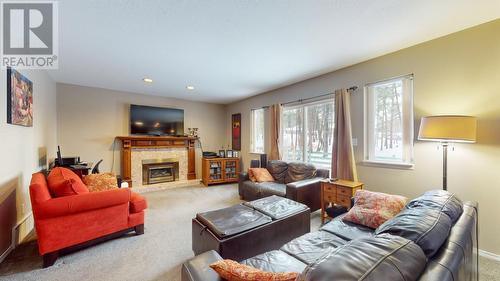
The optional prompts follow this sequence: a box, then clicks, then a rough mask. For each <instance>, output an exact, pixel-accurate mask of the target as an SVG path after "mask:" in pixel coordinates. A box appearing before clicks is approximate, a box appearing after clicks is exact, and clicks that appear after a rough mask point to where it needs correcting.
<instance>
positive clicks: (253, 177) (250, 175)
mask: <svg viewBox="0 0 500 281" xmlns="http://www.w3.org/2000/svg"><path fill="white" fill-rule="evenodd" d="M253 169H255V168H249V169H248V178H249V179H250V180H251V181H253V182H256V181H257V179H256V178H255V176H254V175H253Z"/></svg>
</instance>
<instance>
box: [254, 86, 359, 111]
mask: <svg viewBox="0 0 500 281" xmlns="http://www.w3.org/2000/svg"><path fill="white" fill-rule="evenodd" d="M357 89H358V86H352V87H349V88H347V91H348V92H350V93H352V92H354V91H356V90H357ZM333 94H334V93H327V94H322V95H318V96H314V97H310V98H305V99H298V100H294V101H289V102H284V103H281V105H287V104H291V103H302V102H304V101H308V100H313V99H317V98H321V97H326V96H330V95H333ZM262 108H269V105H265V106H262V107H257V108H252V109H251V110H257V109H262Z"/></svg>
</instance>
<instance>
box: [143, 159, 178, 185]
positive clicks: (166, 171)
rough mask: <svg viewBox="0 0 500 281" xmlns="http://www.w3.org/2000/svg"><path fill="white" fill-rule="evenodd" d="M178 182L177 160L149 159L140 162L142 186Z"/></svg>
mask: <svg viewBox="0 0 500 281" xmlns="http://www.w3.org/2000/svg"><path fill="white" fill-rule="evenodd" d="M176 180H179V161H178V160H177V159H150V160H143V161H142V184H144V185H147V184H155V183H162V182H172V181H176Z"/></svg>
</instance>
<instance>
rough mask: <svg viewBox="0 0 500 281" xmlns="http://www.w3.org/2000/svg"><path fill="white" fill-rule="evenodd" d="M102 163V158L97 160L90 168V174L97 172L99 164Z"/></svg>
mask: <svg viewBox="0 0 500 281" xmlns="http://www.w3.org/2000/svg"><path fill="white" fill-rule="evenodd" d="M101 163H102V159H101V160H99V161H98V162H97V163H96V164H95V165H94V168H92V174H99V165H100V164H101Z"/></svg>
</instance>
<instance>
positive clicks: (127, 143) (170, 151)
mask: <svg viewBox="0 0 500 281" xmlns="http://www.w3.org/2000/svg"><path fill="white" fill-rule="evenodd" d="M116 138H117V139H118V140H120V141H121V143H122V146H121V176H122V179H123V180H124V181H126V182H128V183H129V186H130V187H142V186H143V184H142V161H143V160H148V159H164V158H167V159H168V158H177V159H178V162H179V180H180V181H186V180H187V181H189V180H194V179H196V172H195V147H194V145H195V141H196V140H197V138H194V137H171V136H164V137H155V136H122V137H116ZM164 184H173V182H172V183H164Z"/></svg>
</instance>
